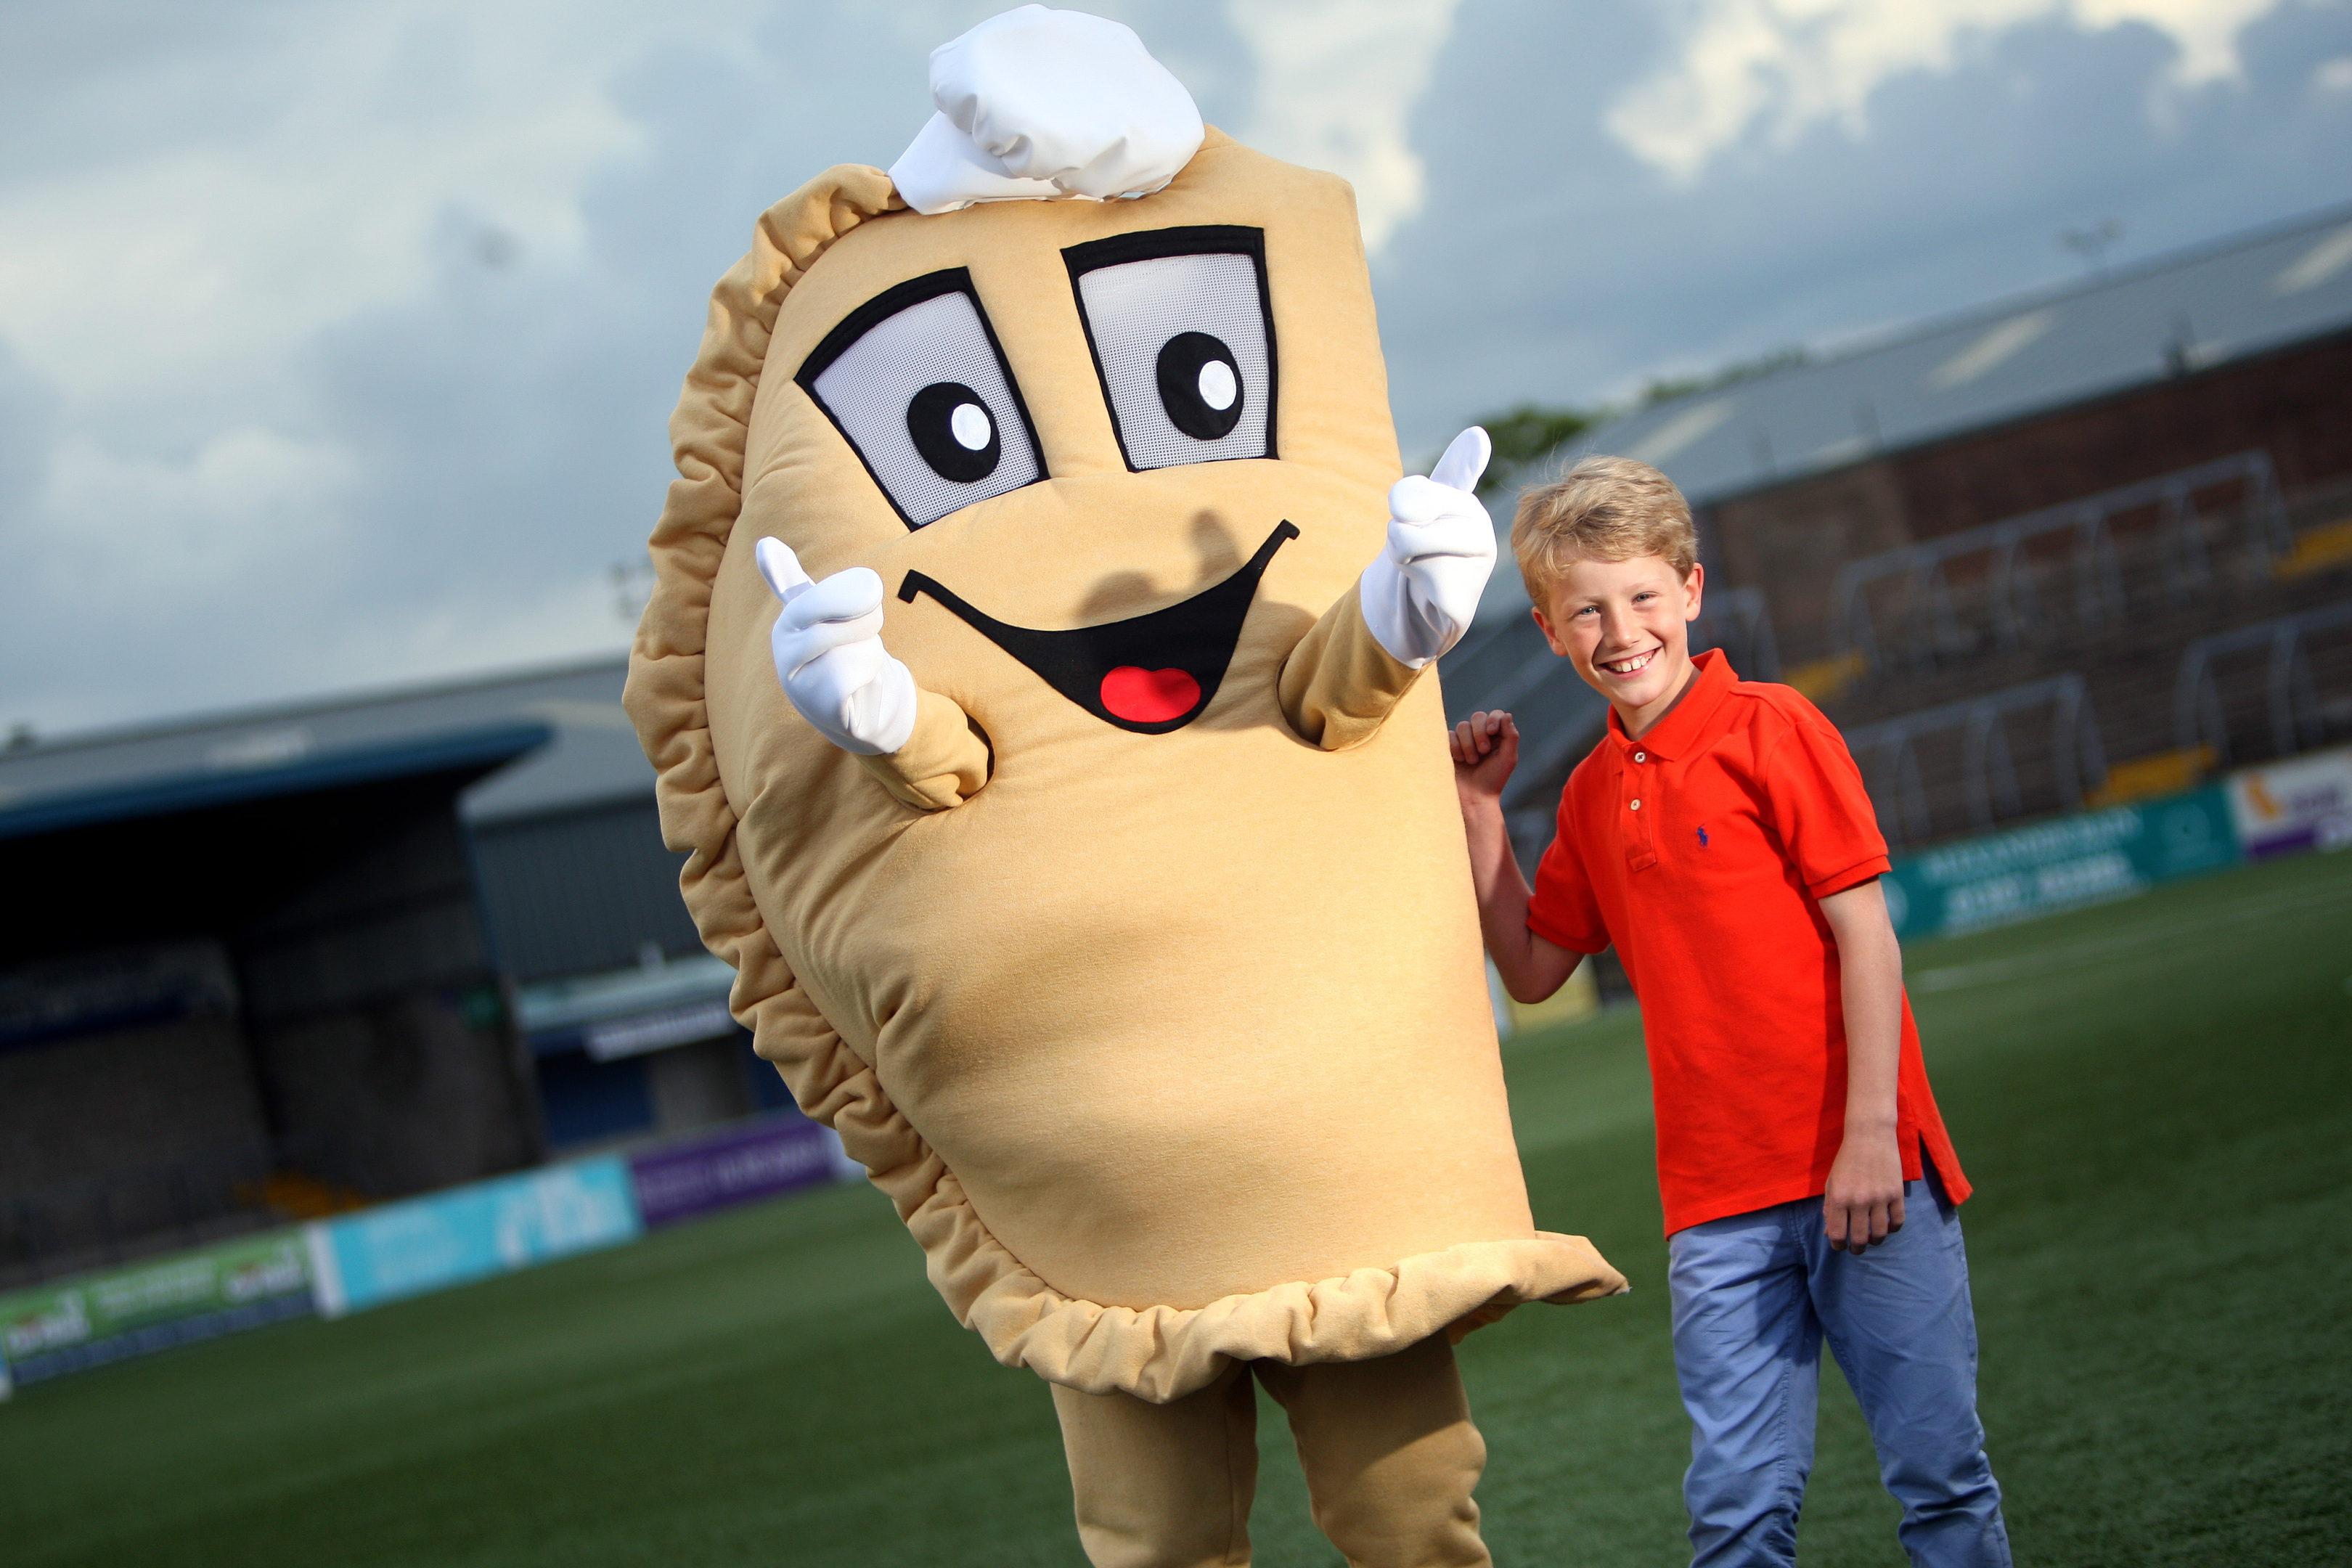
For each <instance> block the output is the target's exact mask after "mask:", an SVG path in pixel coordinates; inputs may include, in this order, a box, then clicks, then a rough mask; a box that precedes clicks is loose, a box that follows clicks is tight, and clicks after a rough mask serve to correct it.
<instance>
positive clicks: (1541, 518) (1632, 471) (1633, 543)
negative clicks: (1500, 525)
mask: <svg viewBox="0 0 2352 1568" xmlns="http://www.w3.org/2000/svg"><path fill="white" fill-rule="evenodd" d="M1511 553H1512V554H1513V555H1514V556H1516V557H1517V558H1518V563H1519V575H1520V576H1522V577H1524V578H1526V579H1527V584H1528V595H1529V596H1530V597H1532V598H1533V599H1534V600H1535V601H1536V602H1537V603H1538V604H1541V603H1542V602H1543V598H1544V595H1545V593H1546V592H1547V591H1549V588H1550V587H1551V584H1553V583H1555V582H1557V581H1558V580H1559V575H1560V574H1561V573H1562V572H1564V571H1566V570H1567V569H1568V565H1569V563H1570V562H1572V561H1626V560H1631V559H1632V558H1633V557H1634V556H1636V555H1658V556H1663V557H1664V558H1665V560H1667V561H1668V562H1670V563H1673V566H1674V569H1675V571H1676V572H1679V573H1681V574H1683V575H1684V576H1685V577H1687V576H1689V575H1690V570H1691V568H1692V567H1693V566H1695V565H1696V564H1697V563H1698V531H1697V530H1696V528H1694V527H1692V526H1691V514H1690V503H1689V502H1687V501H1685V500H1683V492H1682V491H1680V490H1678V489H1675V482H1674V480H1672V479H1668V478H1666V476H1665V475H1664V474H1662V473H1660V472H1658V470H1657V469H1655V468H1652V467H1650V465H1649V464H1647V463H1643V462H1637V461H1635V460H1634V459H1633V458H1582V459H1580V461H1579V462H1578V463H1577V465H1576V467H1574V468H1570V469H1569V470H1568V472H1567V473H1565V474H1563V475H1561V476H1560V477H1559V479H1554V480H1553V481H1552V482H1551V483H1549V484H1548V485H1536V486H1534V487H1532V488H1531V489H1528V490H1527V491H1526V492H1525V493H1523V494H1522V495H1521V496H1520V497H1519V510H1518V515H1517V518H1515V519H1514V520H1513V521H1512V523H1511Z"/></svg>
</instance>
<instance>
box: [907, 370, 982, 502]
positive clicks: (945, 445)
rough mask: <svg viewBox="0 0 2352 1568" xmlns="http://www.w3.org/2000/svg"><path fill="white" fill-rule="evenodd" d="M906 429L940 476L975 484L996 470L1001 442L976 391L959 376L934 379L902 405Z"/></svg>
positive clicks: (953, 480) (954, 482) (916, 446)
mask: <svg viewBox="0 0 2352 1568" xmlns="http://www.w3.org/2000/svg"><path fill="white" fill-rule="evenodd" d="M907 434H908V436H909V437H912V438H913V440H914V443H915V450H916V451H918V452H920V453H921V454H922V455H923V461H925V462H927V463H929V464H930V466H931V467H932V468H933V469H935V470H936V471H937V472H938V474H939V476H940V478H941V479H946V480H948V481H950V483H953V484H959V485H976V484H978V483H980V481H981V480H982V479H986V478H988V476H989V475H991V474H992V473H994V472H995V471H996V465H997V464H998V463H999V462H1001V461H1003V457H1004V443H1003V441H1002V440H999V439H998V438H997V435H996V421H995V420H993V419H991V418H990V417H989V416H988V405H986V404H984V403H982V401H981V400H980V394H979V393H977V392H974V391H973V390H972V389H971V387H969V386H966V385H964V384H963V383H961V382H960V381H935V382H933V383H931V384H930V385H929V386H927V387H925V388H923V390H922V391H920V392H919V393H917V394H915V397H914V401H913V402H911V403H909V404H908V405H907Z"/></svg>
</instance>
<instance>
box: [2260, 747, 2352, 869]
mask: <svg viewBox="0 0 2352 1568" xmlns="http://www.w3.org/2000/svg"><path fill="white" fill-rule="evenodd" d="M2230 816H2231V823H2232V825H2233V826H2235V827H2236V828H2237V832H2238V841H2239V842H2240V843H2241V844H2242V846H2244V848H2245V853H2246V858H2247V859H2249V860H2263V859H2267V858H2270V857H2271V856H2273V855H2299V854H2302V853H2303V852H2304V851H2305V850H2307V849H2341V848H2343V847H2345V846H2346V845H2352V751H2336V752H2319V753H2318V754H2317V755H2315V756H2309V757H2295V758H2292V759H2290V760H2289V761H2286V762H2284V763H2271V764H2270V765H2269V766H2267V767H2260V768H2244V769H2241V770H2240V771H2239V772H2237V773H2232V774H2231V775H2230Z"/></svg>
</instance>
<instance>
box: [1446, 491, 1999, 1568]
mask: <svg viewBox="0 0 2352 1568" xmlns="http://www.w3.org/2000/svg"><path fill="white" fill-rule="evenodd" d="M1511 548H1512V552H1513V553H1514V554H1516V555H1517V558H1518V563H1519V570H1520V573H1521V574H1522V575H1524V576H1525V577H1526V579H1527V583H1528V592H1529V595H1530V596H1531V597H1532V598H1533V599H1534V600H1535V602H1536V605H1537V606H1538V607H1537V609H1536V612H1535V616H1536V623H1537V625H1538V626H1541V627H1542V628H1543V633H1544V637H1545V638H1546V639H1547V640H1548V641H1549V643H1550V644H1551V649H1552V651H1553V652H1554V653H1556V654H1559V655H1560V656H1561V657H1562V658H1567V659H1569V660H1570V662H1571V663H1573V664H1574V666H1575V667H1576V672H1577V673H1578V674H1579V675H1580V676H1581V677H1583V678H1584V679H1585V681H1586V682H1587V683H1588V684H1589V685H1591V687H1592V688H1593V689H1595V690H1597V691H1599V692H1601V694H1602V695H1603V696H1604V697H1606V698H1608V700H1609V707H1610V713H1609V721H1608V722H1609V728H1608V733H1607V734H1606V735H1605V736H1604V737H1603V738H1602V740H1601V742H1600V744H1599V745H1598V746H1596V747H1595V748H1594V749H1593V752H1592V754H1591V755H1590V756H1589V757H1587V758H1586V759H1585V760H1584V761H1583V762H1582V763H1580V764H1579V765H1578V767H1577V769H1576V772H1575V773H1573V774H1572V775H1571V776H1570V779H1569V782H1568V787H1567V789H1566V790H1565V791H1564V792H1562V794H1561V796H1560V805H1559V836H1558V837H1556V838H1555V839H1554V840H1553V842H1552V845H1551V847H1550V848H1549V849H1548V850H1547V851H1545V854H1544V858H1543V861H1542V864H1541V865H1540V866H1539V867H1538V868H1537V871H1536V886H1535V890H1534V893H1533V894H1532V895H1530V894H1529V892H1528V886H1527V883H1526V881H1525V880H1524V879H1522V878H1521V877H1520V875H1519V869H1518V866H1517V863H1516V862H1515V861H1514V860H1513V858H1512V856H1511V849H1510V842H1509V839H1508V837H1507V836H1506V834H1505V831H1504V826H1503V815H1502V808H1501V804H1500V795H1501V793H1502V788H1503V785H1504V783H1505V781H1506V780H1507V779H1508V778H1509V777H1510V773H1511V768H1512V765H1513V764H1514V763H1516V762H1517V756H1518V731H1517V727H1516V726H1515V725H1514V724H1513V723H1512V721H1511V718H1510V715H1509V714H1507V713H1479V714H1475V715H1474V716H1472V717H1471V718H1470V719H1468V720H1466V721H1464V722H1463V723H1462V724H1461V725H1459V726H1458V727H1457V728H1456V729H1455V731H1454V735H1453V737H1452V746H1453V752H1454V783H1455V784H1456V786H1457V787H1458V789H1459V792H1460V795H1461V800H1462V815H1463V819H1464V824H1465V827H1466V828H1467V830H1468V836H1469V843H1470V856H1471V863H1472V868H1473V873H1474V876H1475V881H1476V886H1477V892H1478V908H1479V919H1480V923H1481V926H1482V927H1483V929H1484V931H1485V935H1486V946H1487V950H1488V951H1489V952H1491V953H1492V954H1493V956H1494V960H1495V966H1496V969H1497V970H1498V971H1499V972H1500V973H1501V974H1502V978H1503V984H1504V986H1505V988H1506V989H1507V990H1508V991H1509V992H1510V994H1512V995H1513V996H1514V997H1516V998H1517V999H1518V1000H1520V1001H1522V1002H1535V1001H1539V1000H1541V999H1542V998H1544V997H1547V996H1549V995H1550V994H1552V993H1553V992H1554V991H1556V990H1558V989H1559V985H1560V984H1561V983H1562V982H1563V981H1565V980H1566V979H1567V978H1568V976H1569V975H1570V973H1571V972H1573V971H1574V969H1575V967H1576V965H1577V964H1578V963H1580V961H1581V959H1582V957H1583V956H1584V955H1585V954H1587V953H1594V952H1600V951H1601V950H1602V949H1603V948H1606V947H1609V946H1611V945H1612V944H1614V946H1615V947H1616V949H1617V953H1618V956H1619V957H1620V958H1621V959H1622V961H1623V963H1624V965H1625V973H1626V975H1627V977H1628V978H1629V979H1631V980H1632V981H1633V987H1634V990H1635V992H1636V993H1637V994H1639V996H1640V998H1641V1002H1642V1022H1643V1034H1644V1036H1645V1037H1646V1039H1647V1042H1648V1047H1649V1056H1650V1072H1651V1081H1652V1086H1653V1092H1654V1098H1655V1103H1656V1110H1657V1138H1658V1183H1659V1188H1660V1193H1661V1195H1662V1197H1663V1198H1664V1205H1665V1217H1666V1232H1667V1238H1668V1239H1667V1247H1668V1255H1669V1273H1668V1279H1669V1287H1670V1296H1671V1299H1672V1305H1673V1309H1674V1335H1675V1371H1676V1373H1677V1375H1678V1376H1679V1378H1680V1380H1681V1383H1682V1391H1683V1403H1684V1405H1685V1407H1686V1408H1687V1409H1688V1410H1689V1411H1690V1415H1691V1420H1692V1423H1693V1433H1692V1437H1691V1467H1690V1470H1689V1472H1688V1474H1687V1475H1686V1476H1685V1479H1684V1499H1685V1502H1686V1504H1687V1505H1688V1507H1689V1510H1690V1517H1691V1526H1690V1536H1691V1544H1692V1547H1693V1552H1694V1555H1693V1562H1694V1563H1695V1564H1699V1565H1706V1568H1714V1565H1717V1564H1732V1563H1739V1564H1747V1563H1794V1562H1795V1560H1796V1526H1797V1514H1798V1510H1799V1508H1800V1506H1801V1503H1802V1501H1803V1499H1804V1488H1805V1479H1806V1476H1807V1474H1808V1473H1809V1472H1810V1470H1811V1466H1812V1458H1813V1424H1814V1411H1815V1405H1816V1396H1817V1394H1818V1392H1819V1387H1820V1367H1821V1342H1822V1336H1823V1335H1824V1334H1826V1335H1827V1336H1828V1339H1829V1342H1830V1348H1831V1350H1832V1352H1833V1353H1834V1354H1835V1355H1836V1356H1837V1358H1838V1364H1839V1366H1840V1367H1841V1368H1842V1369H1843V1371H1844V1373H1845V1375H1846V1381H1847V1382H1848V1383H1850V1384H1852V1385H1853V1390H1854V1392H1855V1394H1856V1395H1857V1396H1858V1397H1859V1398H1860V1400H1861V1403H1862V1408H1863V1413H1864V1416H1865V1417H1866V1418H1867V1420H1868V1421H1869V1424H1870V1430H1871V1436H1872V1438H1873V1440H1874V1442H1875V1443H1876V1445H1877V1448H1878V1456H1879V1466H1880V1474H1881V1476H1882V1477H1883V1478H1884V1479H1885V1484H1886V1488H1887V1489H1888V1490H1889V1491H1890V1492H1892V1493H1894V1494H1895V1497H1896V1498H1897V1499H1898V1500H1900V1501H1901V1502H1902V1504H1903V1523H1902V1527H1901V1538H1902V1542H1903V1546H1904V1548H1905V1550H1906V1552H1909V1554H1910V1557H1911V1561H1912V1562H1913V1563H1918V1564H1923V1565H1924V1564H1934V1565H1937V1568H1944V1565H1953V1568H1957V1565H1958V1564H1964V1563H1965V1564H1970V1565H1977V1564H2002V1565H2006V1564H2007V1563H2009V1561H2010V1554H2009V1541H2008V1533H2007V1530H2006V1528H2005V1526H2004V1525H2003V1523H2002V1521H2001V1516H2000V1488H1999V1487H1998V1486H1997V1485H1996V1484H1995V1482H1994V1480H1993V1476H1992V1470H1991V1467H1990V1465H1989V1464H1988V1463H1987V1461H1986V1459H1985V1455H1984V1447H1983V1443H1984V1429H1983V1427H1982V1426H1980V1425H1979V1423H1978V1420H1977V1415H1976V1360H1977V1344H1976V1327H1975V1321H1974V1319H1973V1316H1972V1314H1971V1312H1970V1309H1969V1292H1968V1261H1967V1258H1966V1256H1965V1254H1964V1253H1963V1251H1962V1249H1961V1244H1960V1228H1959V1219H1958V1212H1957V1207H1958V1204H1959V1203H1960V1202H1961V1201H1963V1200H1964V1199H1966V1198H1967V1197H1968V1195H1969V1184H1968V1178H1967V1177H1966V1176H1964V1175H1962V1174H1961V1173H1960V1167H1959V1162H1958V1160H1957V1159H1956V1158H1955V1157H1954V1155H1953V1153H1952V1145H1951V1141H1950V1139H1949V1138H1948V1137H1947V1136H1946V1135H1945V1132H1944V1124H1943V1119H1942V1117H1941V1116H1940V1115H1939V1114H1938V1113H1937V1109H1936V1100H1935V1096H1934V1095H1933V1094H1932V1093H1931V1092H1930V1091H1929V1089H1928V1087H1927V1069H1926V1067H1925V1066H1924V1064H1923V1063H1922V1061H1921V1058H1920V1055H1919V1041H1918V1035H1917V1032H1916V1029H1915V1028H1914V1027H1913V1025H1912V1021H1911V1010H1910V1005H1909V1003H1908V1002H1907V1001H1906V998H1905V996H1904V993H1903V967H1902V965H1903V961H1902V954H1901V952H1900V950H1899V949H1898V948H1897V947H1896V945H1895V931H1894V928H1893V926H1892V925H1891V923H1890V922H1889V921H1888V919H1887V915H1886V902H1885V897H1884V895H1883V894H1882V892H1881V890H1880V889H1879V885H1878V880H1877V879H1878V877H1879V875H1880V874H1881V873H1882V872H1884V871H1885V869H1886V868H1887V860H1886V845H1885V839H1884V838H1882V837H1880V835H1879V833H1878V828H1877V823H1876V818H1875V816H1874V815H1873V813H1872V810H1871V804H1870V797H1869V795H1867V794H1865V793H1864V789H1863V784H1862V778H1861V774H1860V773H1859V772H1858V771H1857V770H1856V769H1855V767H1854V764H1853V758H1852V757H1851V756H1850V755H1849V754H1848V753H1847V752H1846V749H1845V744H1844V742H1843V741H1842V740H1841V739H1840V738H1839V736H1838V733H1837V731H1836V730H1835V729H1833V728H1832V727H1831V725H1830V722H1829V721H1827V720H1826V719H1824V718H1822V715H1821V713H1820V712H1819V711H1818V710H1816V709H1815V708H1814V707H1813V706H1812V704H1811V703H1810V702H1808V701H1806V700H1805V699H1804V698H1803V697H1801V696H1800V695H1799V694H1798V693H1796V692H1795V691H1792V690H1790V689H1789V688H1787V687H1785V686H1773V685H1767V684H1763V683H1760V682H1753V681H1743V680H1741V679H1738V676H1736V675H1734V674H1733V673H1732V670H1731V667H1730V665H1729V664H1728V663H1727V662H1726V661H1725V659H1724V657H1723V655H1722V653H1721V652H1719V651H1717V652H1709V653H1706V654H1702V655H1700V656H1699V658H1697V659H1696V661H1694V660H1693V659H1692V658H1691V656H1690V649H1689V624H1690V622H1691V621H1692V620H1693V619H1694V618H1696V616H1697V615H1698V612H1699V598H1700V594H1701V591H1702V589H1703V587H1704V585H1705V579H1706V574H1705V573H1704V572H1703V571H1702V570H1701V569H1700V567H1699V565H1698V563H1697V557H1696V535H1695V533H1694V532H1693V530H1692V527H1691V519H1690V509H1689V508H1688V506H1686V505H1685V503H1684V500H1683V498H1682V496H1681V494H1680V493H1679V492H1677V491H1676V490H1675V487H1674V485H1673V484H1672V483H1671V482H1670V481H1669V480H1668V479H1666V477H1665V476H1664V475H1663V474H1661V473H1659V472H1658V471H1657V470H1656V469H1655V468H1651V467H1649V466H1648V465H1647V464H1643V463H1637V462H1633V461H1631V460H1630V459H1627V458H1586V459H1585V460H1584V461H1582V462H1580V463H1579V464H1577V465H1576V467H1575V468H1573V469H1571V470H1570V472H1569V474H1568V475H1567V477H1566V478H1564V479H1560V480H1559V482H1557V483H1555V484H1549V485H1545V486H1541V487H1539V488H1538V489H1531V490H1529V491H1528V493H1527V495H1526V497H1525V498H1524V499H1523V500H1521V501H1520V503H1519V510H1518V517H1517V521H1516V522H1515V523H1514V525H1513V527H1512V530H1511Z"/></svg>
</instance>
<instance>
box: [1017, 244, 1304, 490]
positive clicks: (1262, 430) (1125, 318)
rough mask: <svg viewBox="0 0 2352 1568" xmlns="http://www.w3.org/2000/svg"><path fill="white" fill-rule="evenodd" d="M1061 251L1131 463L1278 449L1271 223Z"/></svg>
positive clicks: (1169, 464)
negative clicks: (1268, 264)
mask: <svg viewBox="0 0 2352 1568" xmlns="http://www.w3.org/2000/svg"><path fill="white" fill-rule="evenodd" d="M1062 258H1063V260H1064V261H1065V262H1066V263H1067V264H1068V266H1069V268H1070V281H1071V283H1072V285H1073V287H1075V288H1076V290H1077V296H1078V314H1079V317H1080V318H1081V319H1082V320H1083V321H1085V322H1086V328H1087V346H1088V347H1089V348H1091V349H1092V350H1093V351H1094V356H1095V371H1096V374H1098V375H1099V376H1100V377H1101V378H1102V386H1103V396H1104V398H1105V400H1106V401H1108V403H1109V405H1110V410H1111V422H1112V425H1113V426H1115V427H1116V428H1117V430H1118V445H1119V450H1120V451H1121V452H1122V453H1123V454H1124V455H1125V456H1126V458H1127V466H1128V467H1129V468H1134V469H1139V470H1140V469H1143V468H1174V467H1175V466H1177V465H1178V464H1180V463H1208V462H1216V461H1219V460H1221V459H1223V458H1271V457H1273V456H1274V455H1275V449H1274V428H1275V426H1274V393H1275V352H1274V311H1273V305H1272V301H1271V298H1270V296H1269V294H1268V291H1267V289H1266V279H1265V231H1263V230H1261V229H1255V228H1238V227H1229V226H1222V225H1217V226H1202V227H1197V228H1165V229H1159V230H1155V231H1152V232H1150V233H1146V234H1122V235H1117V236H1114V237H1111V238H1109V239H1098V240H1095V241H1093V242H1092V243H1090V244H1087V245H1078V246H1073V247H1070V248H1069V249H1067V250H1065V251H1064V252H1062Z"/></svg>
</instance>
